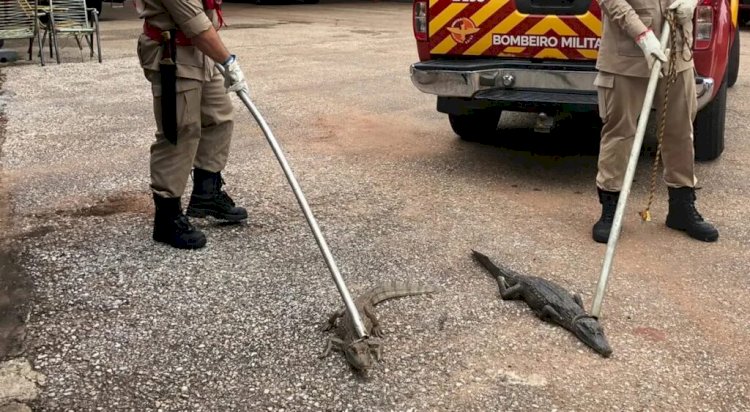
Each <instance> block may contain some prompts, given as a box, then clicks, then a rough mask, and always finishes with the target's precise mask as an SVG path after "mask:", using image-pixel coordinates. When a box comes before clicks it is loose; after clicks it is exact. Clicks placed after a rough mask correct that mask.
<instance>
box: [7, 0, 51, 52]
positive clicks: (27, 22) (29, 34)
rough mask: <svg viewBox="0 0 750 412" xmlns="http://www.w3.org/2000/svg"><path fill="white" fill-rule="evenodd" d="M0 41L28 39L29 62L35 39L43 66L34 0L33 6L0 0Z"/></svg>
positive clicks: (20, 2)
mask: <svg viewBox="0 0 750 412" xmlns="http://www.w3.org/2000/svg"><path fill="white" fill-rule="evenodd" d="M0 39H3V40H9V39H29V60H31V59H32V56H33V48H34V39H36V40H37V41H38V42H39V51H40V53H39V57H40V60H41V64H42V65H44V53H41V50H42V39H41V38H40V37H39V15H38V8H37V4H36V0H34V1H33V4H32V3H29V2H28V1H27V0H0Z"/></svg>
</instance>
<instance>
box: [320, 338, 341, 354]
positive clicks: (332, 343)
mask: <svg viewBox="0 0 750 412" xmlns="http://www.w3.org/2000/svg"><path fill="white" fill-rule="evenodd" d="M345 345H346V344H345V343H344V341H343V340H341V339H339V338H333V337H331V338H329V339H328V343H327V344H326V348H325V350H324V351H323V354H322V355H320V358H321V359H322V358H325V357H326V356H328V355H330V354H331V351H332V350H343V348H344V346H345Z"/></svg>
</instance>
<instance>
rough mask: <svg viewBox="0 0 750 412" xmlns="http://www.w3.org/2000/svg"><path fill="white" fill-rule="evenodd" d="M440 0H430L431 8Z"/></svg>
mask: <svg viewBox="0 0 750 412" xmlns="http://www.w3.org/2000/svg"><path fill="white" fill-rule="evenodd" d="M438 1H440V0H430V8H432V7H433V6H434V5H435V4H437V2H438Z"/></svg>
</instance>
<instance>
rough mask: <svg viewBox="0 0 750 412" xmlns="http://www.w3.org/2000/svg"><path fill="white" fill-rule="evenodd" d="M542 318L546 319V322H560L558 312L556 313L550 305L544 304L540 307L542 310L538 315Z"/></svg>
mask: <svg viewBox="0 0 750 412" xmlns="http://www.w3.org/2000/svg"><path fill="white" fill-rule="evenodd" d="M539 317H540V318H542V319H543V320H546V321H548V322H554V323H558V324H560V320H561V317H560V314H559V313H557V311H556V310H555V309H554V308H553V307H552V306H550V305H546V306H544V307H543V308H542V312H541V314H540V316H539Z"/></svg>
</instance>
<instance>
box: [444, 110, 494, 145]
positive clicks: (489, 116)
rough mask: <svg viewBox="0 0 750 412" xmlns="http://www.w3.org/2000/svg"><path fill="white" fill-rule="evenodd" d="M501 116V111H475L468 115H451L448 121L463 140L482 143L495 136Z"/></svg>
mask: <svg viewBox="0 0 750 412" xmlns="http://www.w3.org/2000/svg"><path fill="white" fill-rule="evenodd" d="M501 114H502V111H501V110H499V109H484V110H474V111H472V112H471V113H468V114H449V115H448V120H450V123H451V128H452V129H453V131H454V132H455V133H456V134H457V135H458V137H460V138H461V139H462V140H465V141H467V142H481V141H485V140H487V139H488V138H490V137H492V135H494V134H495V132H496V131H497V124H498V123H499V122H500V115H501Z"/></svg>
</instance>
